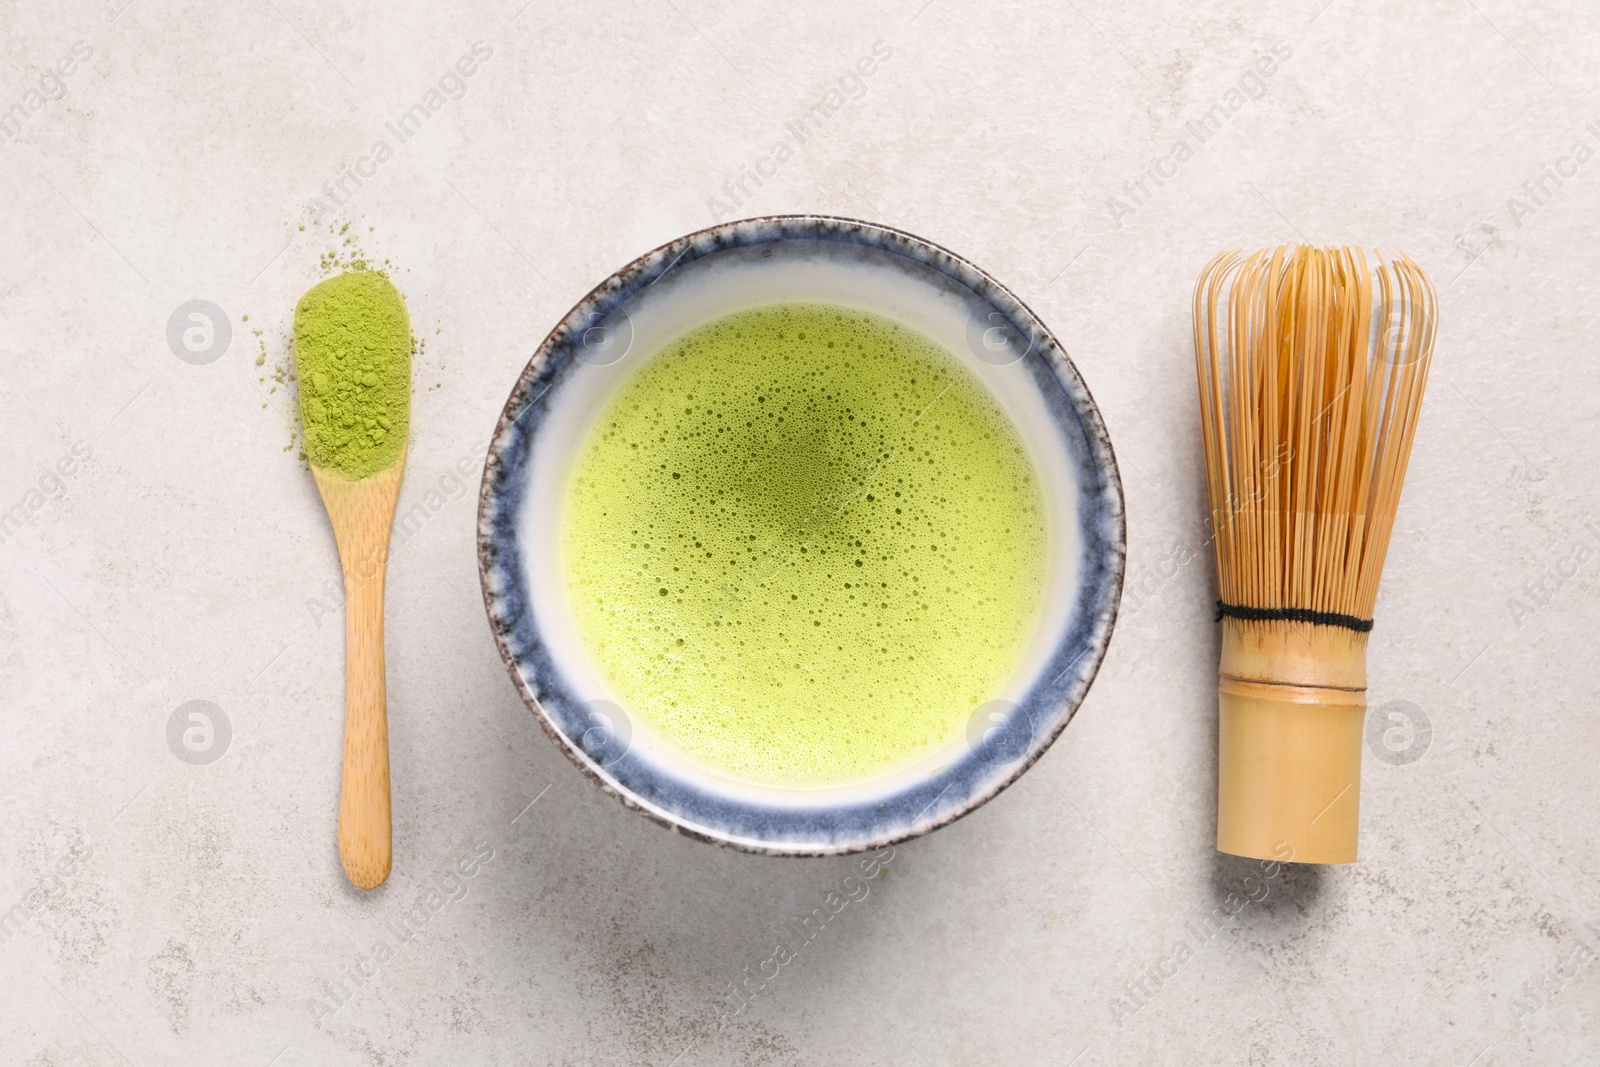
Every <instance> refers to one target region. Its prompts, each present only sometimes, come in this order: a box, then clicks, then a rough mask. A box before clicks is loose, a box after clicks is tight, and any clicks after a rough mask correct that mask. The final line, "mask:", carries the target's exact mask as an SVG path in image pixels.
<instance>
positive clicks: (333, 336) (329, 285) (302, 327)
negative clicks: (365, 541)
mask: <svg viewBox="0 0 1600 1067" xmlns="http://www.w3.org/2000/svg"><path fill="white" fill-rule="evenodd" d="M411 348H412V341H411V321H410V319H409V318H407V316H406V305H405V300H404V299H403V298H402V297H401V296H400V293H399V291H398V290H397V289H395V287H394V286H393V285H391V284H390V283H389V279H387V278H385V277H384V276H383V275H382V274H379V273H377V272H376V271H364V270H357V271H349V272H346V273H344V274H338V275H335V276H334V277H332V278H329V279H328V280H327V281H325V282H321V283H319V284H318V285H315V286H313V287H312V288H311V289H310V290H308V291H307V292H306V295H305V296H303V297H301V298H300V304H299V306H298V307H297V308H295V313H294V352H295V366H296V369H297V370H298V372H299V375H298V376H299V379H300V418H301V421H302V422H303V423H304V424H305V442H306V443H305V450H306V456H307V458H308V459H310V461H311V464H312V466H315V467H322V468H324V469H328V470H333V471H337V472H338V473H340V474H342V475H344V476H345V477H346V478H350V479H357V478H365V477H367V476H368V475H370V474H375V473H377V472H378V471H381V470H383V469H385V468H386V467H388V466H390V465H391V464H392V463H394V461H395V460H396V459H397V458H398V457H399V456H400V453H401V451H402V450H403V449H404V447H405V441H406V433H407V431H408V430H409V428H410V419H411Z"/></svg>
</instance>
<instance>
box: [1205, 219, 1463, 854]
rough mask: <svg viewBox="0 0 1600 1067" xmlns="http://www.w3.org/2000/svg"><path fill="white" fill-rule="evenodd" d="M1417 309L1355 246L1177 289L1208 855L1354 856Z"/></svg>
mask: <svg viewBox="0 0 1600 1067" xmlns="http://www.w3.org/2000/svg"><path fill="white" fill-rule="evenodd" d="M1436 313H1437V295H1436V294H1435V292H1434V289H1433V286H1432V283H1431V282H1430V281H1429V280H1428V277H1427V275H1426V274H1425V273H1424V272H1423V271H1422V269H1421V268H1420V267H1418V266H1417V264H1416V263H1415V262H1414V261H1412V260H1411V259H1409V258H1407V257H1405V256H1403V255H1402V256H1396V257H1393V258H1390V259H1386V258H1384V257H1383V256H1382V255H1381V254H1374V255H1373V257H1372V258H1371V259H1370V260H1369V258H1368V255H1367V253H1366V252H1365V251H1363V250H1361V249H1349V248H1328V249H1322V248H1310V247H1305V246H1299V247H1293V248H1291V247H1286V246H1285V247H1279V248H1275V249H1270V250H1262V251H1257V252H1251V253H1244V252H1240V251H1238V250H1229V251H1226V252H1223V253H1221V254H1219V255H1218V256H1216V257H1215V258H1214V259H1213V260H1212V261H1211V262H1210V263H1209V264H1207V265H1206V267H1205V269H1204V270H1203V271H1202V272H1201V274H1200V279H1199V281H1198V283H1197V284H1196V286H1195V295H1194V344H1195V371H1196V375H1197V378H1198V383H1199V394H1200V430H1201V435H1202V439H1203V443H1204V450H1205V460H1206V487H1207V492H1208V494H1209V496H1210V501H1211V515H1212V527H1213V543H1214V545H1215V549H1216V563H1217V589H1218V593H1219V596H1220V600H1219V603H1218V605H1217V610H1218V614H1219V616H1220V617H1221V618H1222V626H1223V647H1222V662H1221V668H1220V671H1219V685H1218V693H1219V702H1220V713H1221V720H1220V734H1219V736H1220V741H1221V753H1220V760H1219V769H1220V773H1219V789H1218V820H1217V847H1218V848H1219V849H1221V850H1223V851H1225V852H1234V853H1238V854H1240V855H1247V856H1257V857H1260V858H1266V859H1280V860H1281V859H1286V858H1291V856H1290V855H1288V854H1292V858H1294V859H1297V860H1301V861H1305V862H1320V863H1340V862H1349V861H1351V860H1353V859H1355V848H1356V825H1357V813H1358V803H1357V798H1358V795H1359V775H1360V754H1361V753H1360V746H1361V732H1362V720H1363V712H1364V710H1365V706H1366V697H1365V689H1366V645H1367V633H1368V631H1369V630H1370V629H1371V626H1372V608H1373V604H1374V602H1375V601H1376V598H1377V591H1378V581H1379V577H1380V574H1381V571H1382V568H1383V561H1384V556H1385V555H1386V553H1387V549H1388V545H1389V537H1390V534H1391V533H1392V531H1393V528H1394V516H1395V510H1396V508H1397V507H1398V505H1399V501H1400V489H1401V486H1402V484H1403V482H1404V479H1405V473H1406V466H1407V462H1408V460H1409V457H1410V453H1411V446H1412V442H1413V441H1414V439H1415V436H1416V428H1417V419H1418V415H1419V414H1420V409H1421V403H1422V397H1423V391H1424V386H1425V384H1426V381H1427V375H1428V368H1429V365H1430V363H1431V361H1432V354H1433V342H1434V336H1435V316H1436ZM1286 851H1287V853H1288V854H1286Z"/></svg>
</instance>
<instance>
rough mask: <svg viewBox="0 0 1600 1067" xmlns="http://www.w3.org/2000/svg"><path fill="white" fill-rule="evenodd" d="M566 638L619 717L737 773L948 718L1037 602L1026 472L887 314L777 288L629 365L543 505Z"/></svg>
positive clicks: (829, 759) (950, 728)
mask: <svg viewBox="0 0 1600 1067" xmlns="http://www.w3.org/2000/svg"><path fill="white" fill-rule="evenodd" d="M561 555H562V561H563V562H562V569H563V573H564V576H565V580H566V584H567V589H568V593H569V599H570V601H571V604H572V607H573V610H574V612H575V615H576V619H577V624H578V629H579V633H580V635H581V637H582V639H583V642H584V645H585V647H586V648H587V649H588V651H589V653H590V655H591V657H592V659H593V660H594V662H595V664H596V666H597V667H598V669H599V671H600V674H601V675H602V677H603V678H604V679H605V680H606V682H607V683H608V684H609V685H610V686H611V687H612V689H614V690H615V692H616V695H617V696H618V698H619V699H620V700H621V701H622V702H623V704H624V705H625V706H626V707H627V708H628V710H629V712H630V713H631V714H632V715H633V716H634V717H635V718H636V719H638V720H640V721H641V722H643V723H644V724H646V725H647V726H648V727H649V728H650V729H651V730H653V731H654V732H655V733H656V734H657V735H658V736H660V737H661V738H662V739H663V740H664V741H666V742H667V743H668V744H669V745H670V746H672V747H673V748H674V749H676V750H677V751H678V752H680V753H681V754H683V755H685V756H687V757H688V758H689V759H691V760H692V761H694V762H696V763H698V764H700V765H702V766H704V767H707V768H710V769H712V770H714V771H716V772H718V773H720V774H722V775H724V776H726V777H730V778H732V779H735V780H741V781H745V782H750V783H754V784H758V785H767V786H784V787H820V786H828V785H836V784H842V783H846V782H850V781H857V780H862V779H866V778H870V777H873V776H876V775H880V774H883V773H886V772H889V771H893V770H895V769H897V768H903V767H906V766H909V765H910V764H912V763H914V762H916V761H917V760H919V759H922V758H924V757H926V756H927V755H929V754H931V753H932V752H934V751H936V750H938V749H939V748H940V747H941V746H943V745H945V744H946V743H948V742H949V741H950V740H951V739H952V738H954V737H957V736H960V735H961V734H962V732H963V730H964V729H965V727H966V724H967V722H968V720H969V718H970V717H971V715H972V714H973V712H974V711H975V709H976V708H977V707H978V706H979V705H980V704H982V703H984V702H985V701H987V700H990V699H993V698H994V697H995V696H996V695H997V694H998V691H999V689H1000V688H1001V686H1003V685H1004V683H1005V682H1006V680H1007V679H1008V678H1009V677H1010V675H1011V674H1012V673H1013V671H1014V670H1015V669H1016V667H1017V664H1018V662H1019V659H1020V657H1021V655H1022V652H1023V649H1024V647H1025V645H1026V644H1027V641H1028V639H1029V637H1030V636H1031V634H1032V631H1033V629H1034V626H1035V623H1036V620H1037V618H1038V614H1039V609H1040V602H1041V598H1042V593H1043V587H1044V574H1045V519H1044V505H1043V499H1042V496H1041V493H1040V489H1039V483H1038V475H1037V474H1036V472H1035V470H1034V468H1033V463H1032V460H1031V459H1030V458H1029V456H1028V455H1027V452H1026V450H1025V449H1024V447H1023V444H1022V442H1021V440H1020V438H1019V437H1018V435H1017V432H1016V430H1015V429H1014V428H1013V427H1012V425H1011V423H1010V421H1009V420H1008V419H1007V417H1006V416H1005V414H1004V413H1003V412H1002V411H1001V410H1000V408H999V406H998V404H997V403H996V402H995V401H994V399H993V398H992V397H991V396H990V394H989V393H988V392H987V391H986V390H985V388H984V387H983V385H982V384H981V383H980V382H979V381H978V380H977V379H976V377H974V376H973V374H972V373H971V372H970V371H968V370H967V369H966V368H965V367H963V366H961V365H960V364H959V363H958V362H957V361H956V360H955V358H954V357H953V356H952V355H951V354H950V353H949V352H947V351H946V350H945V349H943V348H942V347H940V346H939V345H938V344H937V343H936V342H934V341H933V340H931V339H930V338H928V337H926V336H924V335H922V334H920V333H917V332H915V331H913V330H910V329H907V328H905V327H903V326H900V325H898V324H897V323H894V322H891V321H890V320H888V319H885V318H882V317H879V316H876V315H871V314H867V313H864V312H860V311H855V310H850V309H845V308H840V307H833V306H828V305H813V304H779V305H773V306H770V307H762V308H757V309H754V310H750V311H745V312H741V313H738V314H735V315H730V316H728V317H726V318H722V319H719V320H716V321H715V322H712V323H709V324H707V325H705V326H702V327H700V328H698V329H696V330H693V331H692V332H690V333H688V334H686V335H684V336H683V337H680V338H679V339H677V340H676V341H674V342H672V343H671V344H669V345H668V346H667V347H666V348H664V349H663V350H662V351H661V352H660V353H659V354H657V355H656V356H654V357H653V358H651V359H649V360H647V361H646V362H645V363H644V365H643V366H642V367H641V368H640V369H639V370H637V371H636V372H635V373H634V374H633V376H632V377H630V378H629V379H628V380H627V381H626V382H624V383H623V385H622V386H621V387H620V389H619V390H618V392H617V394H616V395H615V396H614V397H613V398H612V399H611V401H610V402H609V404H608V405H607V407H606V408H605V410H604V411H603V412H602V414H601V416H600V418H599V420H598V421H597V422H596V424H595V426H594V428H593V429H592V430H591V431H590V433H589V435H588V437H587V439H586V440H585V441H584V443H583V445H582V448H581V451H580V452H579V454H578V458H577V460H576V462H575V465H574V468H573V472H572V475H571V479H570V481H569V483H568V487H567V495H566V500H565V504H564V507H563V511H562V540H561Z"/></svg>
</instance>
